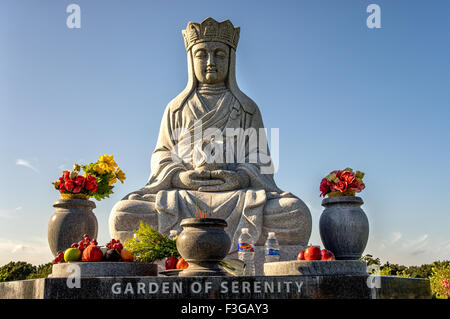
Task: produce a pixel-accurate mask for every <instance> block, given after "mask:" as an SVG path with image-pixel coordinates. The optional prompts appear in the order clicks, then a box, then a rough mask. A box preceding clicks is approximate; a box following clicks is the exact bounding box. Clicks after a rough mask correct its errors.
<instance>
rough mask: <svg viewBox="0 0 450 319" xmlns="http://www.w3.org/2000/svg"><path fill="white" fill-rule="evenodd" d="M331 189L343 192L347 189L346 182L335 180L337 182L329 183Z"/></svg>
mask: <svg viewBox="0 0 450 319" xmlns="http://www.w3.org/2000/svg"><path fill="white" fill-rule="evenodd" d="M331 190H332V191H333V192H335V191H339V192H345V191H346V190H347V183H346V182H343V181H340V182H337V183H335V184H333V185H331Z"/></svg>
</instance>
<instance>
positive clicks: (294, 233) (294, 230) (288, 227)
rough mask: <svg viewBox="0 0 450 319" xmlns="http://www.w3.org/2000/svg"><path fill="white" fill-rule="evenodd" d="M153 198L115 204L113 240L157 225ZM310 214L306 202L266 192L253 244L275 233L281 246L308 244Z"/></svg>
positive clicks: (110, 224)
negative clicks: (141, 226) (143, 226)
mask: <svg viewBox="0 0 450 319" xmlns="http://www.w3.org/2000/svg"><path fill="white" fill-rule="evenodd" d="M155 198H156V195H145V196H144V197H141V196H140V195H131V196H130V197H129V199H126V200H122V201H120V202H118V203H117V204H116V205H115V206H114V207H113V210H112V212H111V215H110V221H109V226H110V233H111V236H112V238H116V239H120V240H121V241H124V240H125V239H126V238H130V237H132V236H133V230H135V229H137V228H138V227H139V224H140V222H141V221H143V222H144V223H147V224H149V225H154V226H155V227H157V225H158V213H157V211H156V205H155ZM311 224H312V221H311V213H310V211H309V209H308V207H307V206H306V205H305V203H304V202H303V201H302V200H301V199H298V198H296V197H293V196H281V197H280V196H279V195H277V194H276V193H275V194H274V193H267V202H266V204H265V207H264V213H263V229H262V234H261V236H260V238H259V239H258V241H257V243H256V245H257V246H262V245H264V242H265V240H266V238H267V234H268V232H271V231H273V232H275V233H276V236H277V239H278V241H279V243H280V245H304V246H305V245H307V242H308V240H309V237H310V235H311V226H312V225H311Z"/></svg>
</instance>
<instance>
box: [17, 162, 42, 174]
mask: <svg viewBox="0 0 450 319" xmlns="http://www.w3.org/2000/svg"><path fill="white" fill-rule="evenodd" d="M16 165H19V166H25V167H28V168H30V169H32V170H33V171H35V172H36V173H38V174H39V170H38V169H37V168H36V167H34V166H33V165H31V164H30V162H29V161H27V160H24V159H22V158H18V159H17V160H16Z"/></svg>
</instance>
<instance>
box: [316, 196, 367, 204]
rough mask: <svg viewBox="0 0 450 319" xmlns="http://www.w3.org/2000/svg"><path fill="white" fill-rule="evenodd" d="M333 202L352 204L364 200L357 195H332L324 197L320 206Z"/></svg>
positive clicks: (362, 202)
mask: <svg viewBox="0 0 450 319" xmlns="http://www.w3.org/2000/svg"><path fill="white" fill-rule="evenodd" d="M333 204H353V205H362V204H364V201H363V200H362V198H361V197H358V196H333V197H328V198H324V199H323V200H322V206H329V205H333Z"/></svg>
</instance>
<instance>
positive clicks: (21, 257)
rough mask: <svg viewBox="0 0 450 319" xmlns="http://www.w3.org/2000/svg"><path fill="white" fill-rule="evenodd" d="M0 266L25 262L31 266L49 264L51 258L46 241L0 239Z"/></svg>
mask: <svg viewBox="0 0 450 319" xmlns="http://www.w3.org/2000/svg"><path fill="white" fill-rule="evenodd" d="M0 251H3V253H2V254H0V266H2V265H5V264H7V263H9V262H10V261H26V262H29V263H31V264H33V265H39V264H44V263H48V262H50V261H51V260H52V259H53V257H52V254H51V252H50V248H49V247H48V244H47V242H46V240H44V239H42V238H30V239H29V240H23V241H22V240H10V239H6V238H0Z"/></svg>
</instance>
